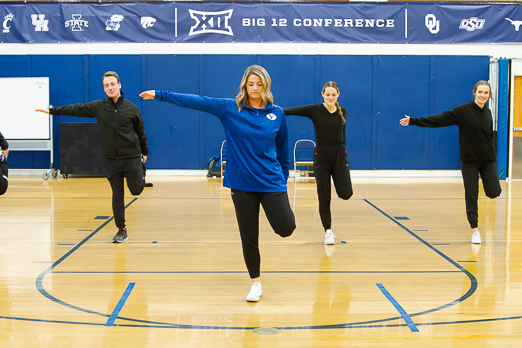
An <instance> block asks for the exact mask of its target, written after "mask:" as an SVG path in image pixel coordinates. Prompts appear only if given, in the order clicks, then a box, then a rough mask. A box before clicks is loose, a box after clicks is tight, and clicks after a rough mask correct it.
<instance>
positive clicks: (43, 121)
mask: <svg viewBox="0 0 522 348" xmlns="http://www.w3.org/2000/svg"><path fill="white" fill-rule="evenodd" d="M4 68H5V67H4ZM48 106H49V78H48V77H9V78H0V132H2V134H3V136H4V137H5V138H6V139H7V140H51V117H52V116H50V115H47V114H44V113H42V112H36V111H34V110H35V109H45V108H47V107H48Z"/></svg>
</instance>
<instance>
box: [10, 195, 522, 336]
mask: <svg viewBox="0 0 522 348" xmlns="http://www.w3.org/2000/svg"><path fill="white" fill-rule="evenodd" d="M136 200H137V198H135V199H134V200H132V201H131V202H130V203H129V204H128V205H127V206H126V207H125V208H127V207H128V206H130V205H131V204H132V203H134V202H135V201H136ZM364 201H365V202H366V203H368V204H369V205H371V206H372V207H373V208H374V209H376V210H377V211H379V212H380V213H381V214H383V215H384V216H386V217H387V218H388V219H390V221H393V222H394V223H396V224H397V225H398V226H400V227H401V228H402V229H404V230H405V231H406V232H408V233H409V234H411V235H412V236H413V237H415V238H416V239H418V240H419V241H420V242H421V243H423V244H424V245H425V246H427V247H428V248H430V249H431V250H432V251H434V252H436V253H437V254H439V255H440V256H441V257H443V258H444V259H446V260H447V261H448V262H450V263H451V264H452V265H454V266H455V267H456V268H457V269H458V270H459V271H454V272H463V273H465V274H466V275H467V276H468V278H469V279H470V281H471V286H470V289H469V290H468V291H467V292H466V294H464V295H463V296H461V297H460V298H458V299H457V300H455V301H452V302H450V303H447V304H445V305H442V306H439V307H437V308H433V309H429V310H426V311H422V312H418V313H414V314H411V315H410V317H412V316H419V315H422V314H426V313H431V312H435V311H438V310H441V309H444V308H447V307H450V306H453V305H455V304H458V303H460V302H462V301H464V300H465V299H467V298H468V297H469V296H471V295H472V294H473V293H474V292H475V291H476V288H477V280H476V278H475V277H474V276H473V275H472V274H471V273H469V272H468V271H467V270H465V269H464V268H462V267H461V266H460V265H459V264H458V263H456V262H455V261H453V260H452V259H450V258H449V257H448V256H446V255H445V254H443V253H442V252H440V251H439V250H437V249H436V248H434V247H433V246H432V245H430V244H429V243H428V242H426V241H424V240H423V239H422V238H420V237H419V236H417V235H416V234H415V233H413V232H412V231H410V230H409V229H408V228H406V227H405V226H404V225H402V224H401V223H399V222H398V221H397V220H395V219H394V218H392V217H391V216H390V215H388V214H386V213H385V212H384V211H382V210H381V209H379V208H378V207H377V206H375V205H374V204H372V203H371V202H370V201H368V200H366V199H364ZM113 218H114V217H111V218H110V219H108V220H107V221H105V222H104V223H103V224H102V225H101V226H100V227H99V228H97V229H96V230H95V231H93V233H91V234H90V235H89V236H87V237H86V238H85V239H84V240H83V241H81V242H80V243H78V245H76V246H75V247H74V248H73V249H71V250H70V251H69V252H68V253H66V254H65V255H64V256H62V257H61V258H60V259H59V260H58V261H56V262H55V263H53V265H51V266H50V267H49V268H47V269H46V270H45V271H44V272H42V273H41V274H40V275H39V276H38V278H37V279H36V287H37V289H38V291H40V293H41V294H42V295H44V296H45V297H47V298H48V299H50V300H51V301H53V302H55V303H58V304H61V305H63V306H66V307H68V308H72V309H76V310H78V311H82V312H85V313H90V314H95V315H98V316H103V317H109V314H105V313H99V312H95V311H92V310H88V309H84V308H80V307H78V306H75V305H72V304H69V303H66V302H64V301H61V300H59V299H57V298H55V297H54V296H52V295H50V294H49V293H48V292H47V291H46V290H45V289H44V288H43V278H44V277H45V275H46V274H48V273H51V271H52V270H53V268H54V267H56V266H57V265H59V264H60V263H61V262H62V261H64V260H65V259H66V258H67V257H68V256H70V255H71V254H72V253H73V252H74V251H76V250H77V249H78V248H79V247H80V246H82V245H83V244H84V243H85V242H87V241H88V240H89V239H90V238H92V237H93V236H94V235H95V234H96V233H98V232H99V231H100V230H101V229H102V228H103V227H104V226H106V225H107V224H108V223H109V222H110V221H111V220H113ZM454 272H452V273H454ZM56 273H58V272H56ZM64 273H67V272H64ZM245 273H246V272H245ZM265 273H268V272H265ZM327 273H333V272H327ZM376 273H381V272H376ZM405 273H408V272H407V271H405ZM0 318H5V319H13V320H25V321H37V322H49V323H68V324H75V325H76V324H83V325H104V324H102V323H77V322H66V321H53V320H41V319H29V318H17V317H6V316H0ZM118 319H120V321H121V320H126V321H130V322H134V323H141V324H119V325H114V326H122V327H148V328H152V327H157V328H185V329H220V330H221V329H228V330H251V329H255V328H256V327H234V326H200V325H185V324H176V323H163V322H155V321H148V320H140V319H134V318H124V317H118ZM398 319H402V317H401V316H398V317H391V318H383V319H376V320H369V321H364V322H357V323H343V324H329V325H320V326H290V327H277V329H280V330H301V329H306V330H309V329H346V328H372V327H400V326H404V325H401V324H379V323H384V322H389V321H395V320H398ZM514 319H522V316H516V317H505V318H491V319H477V320H467V321H453V322H439V323H423V324H418V325H419V326H422V325H448V324H459V323H475V322H486V321H498V320H514Z"/></svg>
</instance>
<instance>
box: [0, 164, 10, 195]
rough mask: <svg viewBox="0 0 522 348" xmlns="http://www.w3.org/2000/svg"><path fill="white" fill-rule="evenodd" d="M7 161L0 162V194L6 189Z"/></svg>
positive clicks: (7, 181) (7, 182)
mask: <svg viewBox="0 0 522 348" xmlns="http://www.w3.org/2000/svg"><path fill="white" fill-rule="evenodd" d="M7 178H8V170H7V161H5V162H0V196H1V195H3V194H4V193H5V192H6V191H7V185H8V184H9V180H7Z"/></svg>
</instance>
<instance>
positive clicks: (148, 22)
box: [141, 17, 156, 29]
mask: <svg viewBox="0 0 522 348" xmlns="http://www.w3.org/2000/svg"><path fill="white" fill-rule="evenodd" d="M154 23H156V18H154V17H141V27H142V28H144V29H147V28H152V27H153V26H154Z"/></svg>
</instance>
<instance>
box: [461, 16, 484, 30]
mask: <svg viewBox="0 0 522 348" xmlns="http://www.w3.org/2000/svg"><path fill="white" fill-rule="evenodd" d="M485 23H486V20H485V19H479V18H477V17H471V18H470V19H463V20H461V21H460V26H459V29H466V31H474V30H475V29H482V28H484V24H485Z"/></svg>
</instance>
